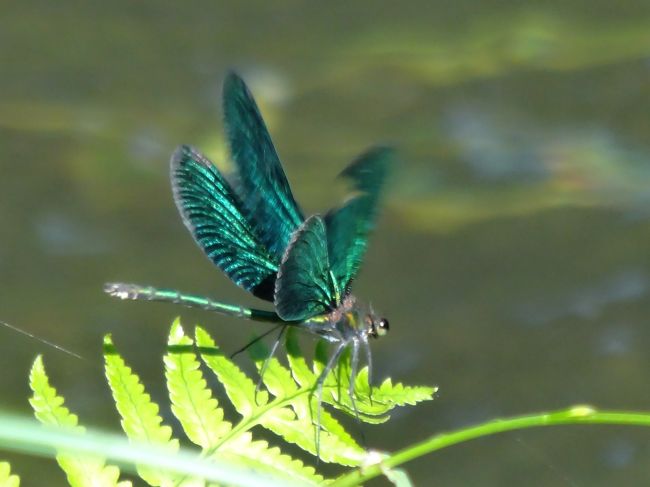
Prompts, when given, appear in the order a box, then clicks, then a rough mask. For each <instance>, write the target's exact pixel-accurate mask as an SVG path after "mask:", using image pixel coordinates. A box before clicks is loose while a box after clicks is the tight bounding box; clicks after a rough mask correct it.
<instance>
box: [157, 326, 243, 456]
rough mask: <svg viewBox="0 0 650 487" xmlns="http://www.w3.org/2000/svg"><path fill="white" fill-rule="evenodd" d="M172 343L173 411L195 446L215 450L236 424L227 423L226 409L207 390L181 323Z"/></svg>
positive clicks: (173, 331) (169, 375) (169, 384)
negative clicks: (224, 411)
mask: <svg viewBox="0 0 650 487" xmlns="http://www.w3.org/2000/svg"><path fill="white" fill-rule="evenodd" d="M168 344H169V351H168V353H167V355H165V358H164V362H165V376H166V377H167V388H168V390H169V397H170V399H171V402H172V412H173V413H174V416H176V418H177V419H178V420H179V421H180V423H181V425H182V426H183V430H184V431H185V434H186V435H187V437H188V438H189V439H190V440H191V441H192V442H193V443H195V444H197V445H199V446H200V447H201V448H203V449H204V450H207V449H209V448H214V447H215V445H217V444H218V442H219V440H220V439H221V438H222V437H223V436H224V435H225V434H226V433H228V432H229V431H230V430H231V429H232V425H231V424H230V423H229V422H227V421H224V419H223V410H222V409H221V408H220V407H219V404H218V402H217V400H216V399H214V397H212V393H211V391H210V389H208V388H207V384H206V382H205V379H204V378H203V374H202V373H201V371H200V370H199V367H200V363H199V361H198V360H197V358H196V354H195V353H194V348H193V341H192V339H191V338H189V337H187V336H185V334H184V332H183V328H182V327H181V324H180V321H178V320H176V321H175V322H174V324H173V325H172V329H171V332H170V334H169V342H168Z"/></svg>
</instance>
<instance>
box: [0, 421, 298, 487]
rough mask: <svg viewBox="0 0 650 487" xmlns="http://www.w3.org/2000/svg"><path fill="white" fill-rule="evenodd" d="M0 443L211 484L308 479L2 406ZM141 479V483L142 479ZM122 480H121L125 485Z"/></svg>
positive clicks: (270, 485)
mask: <svg viewBox="0 0 650 487" xmlns="http://www.w3.org/2000/svg"><path fill="white" fill-rule="evenodd" d="M0 449H2V450H5V451H14V452H19V453H26V454H29V455H38V456H42V457H46V458H53V457H54V455H55V453H56V450H57V449H60V450H65V451H69V452H72V453H75V454H78V455H92V456H104V457H106V458H108V459H110V460H111V462H114V463H117V464H119V465H120V466H121V467H122V470H124V471H129V472H131V473H135V472H136V467H135V465H146V466H147V467H149V468H150V469H152V470H165V471H169V472H174V473H175V474H177V475H178V476H185V477H194V478H199V479H205V481H206V482H210V485H216V484H219V485H229V486H230V485H232V486H241V487H259V486H260V485H263V486H264V487H287V486H300V485H305V484H304V483H301V482H296V481H288V480H287V478H286V475H284V476H282V477H280V476H277V475H276V476H271V475H268V474H262V473H259V472H256V471H254V470H253V469H251V468H241V467H237V466H235V465H233V464H231V463H229V462H227V461H224V460H220V459H213V458H211V459H210V460H207V459H205V458H201V457H200V456H198V455H197V454H196V452H190V451H188V450H183V449H181V450H179V451H176V452H171V451H169V449H168V448H164V447H160V446H156V445H151V444H143V443H131V442H129V441H127V440H126V439H125V438H124V435H123V434H121V435H117V434H108V433H104V432H100V431H97V430H94V431H93V430H88V431H86V433H85V434H80V433H78V432H75V431H70V430H69V429H62V428H43V427H42V425H41V424H38V423H37V422H36V421H34V420H29V419H25V418H20V417H16V416H12V415H8V414H4V413H2V412H0ZM141 484H142V482H140V483H139V484H138V485H141ZM121 485H122V484H121V483H120V486H121Z"/></svg>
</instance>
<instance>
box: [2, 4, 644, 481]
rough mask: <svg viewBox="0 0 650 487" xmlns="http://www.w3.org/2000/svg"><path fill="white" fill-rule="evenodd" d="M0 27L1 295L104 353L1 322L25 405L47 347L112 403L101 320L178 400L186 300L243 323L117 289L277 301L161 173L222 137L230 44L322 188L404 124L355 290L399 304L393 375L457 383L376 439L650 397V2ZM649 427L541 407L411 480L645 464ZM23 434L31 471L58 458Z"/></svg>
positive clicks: (148, 377)
mask: <svg viewBox="0 0 650 487" xmlns="http://www.w3.org/2000/svg"><path fill="white" fill-rule="evenodd" d="M0 46H2V47H1V48H0V66H1V71H0V73H1V75H0V167H1V168H2V169H3V170H2V178H0V228H2V229H3V232H2V239H0V275H1V276H2V277H3V279H2V282H3V284H2V287H1V288H0V289H1V291H0V319H3V320H6V321H8V322H10V323H12V324H14V325H16V326H20V327H22V328H23V329H25V330H28V331H29V332H31V333H33V334H35V335H36V336H38V337H40V338H42V339H45V340H51V341H54V342H56V343H57V344H60V345H61V346H63V347H66V348H68V349H71V350H74V351H75V352H77V353H80V354H81V355H83V356H84V357H86V358H87V360H84V361H81V360H78V359H75V358H73V357H70V356H68V355H65V354H63V353H61V352H57V351H56V350H54V349H52V348H50V347H46V346H44V345H42V344H40V343H39V342H37V341H35V340H30V339H27V338H25V337H23V336H21V335H18V334H16V333H15V332H12V331H10V330H4V329H0V337H1V342H0V343H2V352H1V353H0V369H1V370H3V371H4V373H3V374H1V375H0V387H1V388H2V390H3V395H2V400H1V402H0V405H1V406H2V407H4V408H8V409H11V410H13V411H20V412H24V413H27V412H28V411H29V408H28V405H27V401H26V399H27V397H28V395H29V391H28V388H27V372H28V369H29V366H30V364H31V361H32V360H33V358H34V356H35V355H36V354H39V353H42V354H44V359H45V363H46V366H48V369H49V370H50V373H51V376H52V380H53V382H54V383H55V384H56V385H57V386H58V388H59V390H60V391H61V392H62V393H63V394H64V395H65V396H66V397H67V398H68V402H69V406H70V407H71V408H72V409H73V410H75V411H76V412H78V413H79V414H80V416H81V418H82V420H83V421H84V422H85V423H87V424H89V425H96V426H102V427H105V428H111V429H117V428H118V420H117V418H116V415H115V413H113V411H112V406H111V402H110V400H109V393H108V391H107V389H106V386H105V381H104V379H103V376H102V368H101V359H100V357H99V353H100V344H101V337H102V336H103V335H104V334H105V333H108V332H111V333H113V337H114V340H115V342H116V344H117V346H118V347H119V348H120V349H121V350H123V352H124V354H125V356H126V357H127V359H128V360H129V361H130V363H131V364H132V365H133V366H134V368H135V369H136V370H137V371H138V372H140V373H141V375H142V378H143V380H144V381H145V383H146V384H147V386H148V387H149V388H150V389H151V390H152V392H153V393H154V396H155V399H157V400H159V401H160V402H164V401H163V400H164V391H163V385H162V383H161V370H162V369H161V359H160V357H161V354H162V353H163V351H164V345H165V338H166V333H167V331H168V327H169V325H170V324H171V321H172V320H173V318H174V317H175V316H177V315H179V314H180V315H181V316H182V318H183V321H184V322H185V323H186V324H187V325H190V324H192V323H196V322H200V323H202V324H203V325H205V326H206V327H208V328H209V329H210V330H211V331H212V333H213V335H214V336H215V337H217V338H218V339H219V340H220V341H221V343H222V344H223V346H224V347H226V348H227V349H228V348H229V349H231V350H234V349H236V348H237V347H239V346H241V345H242V344H243V343H244V342H245V341H246V340H247V339H248V338H249V337H250V335H251V333H253V331H254V329H255V328H254V325H250V327H248V326H247V325H245V324H242V323H241V322H239V321H237V320H230V319H226V318H222V317H219V316H215V315H210V314H206V313H201V312H195V311H188V310H185V309H179V308H174V307H173V306H166V305H159V304H148V303H123V302H118V301H114V300H111V299H109V298H108V297H106V296H104V295H103V294H102V292H101V287H102V284H103V283H104V282H105V281H113V280H124V281H133V282H140V283H144V284H156V285H161V286H175V287H178V288H179V289H182V290H185V291H192V292H197V293H205V294H209V295H211V296H214V297H218V298H222V299H223V300H225V301H231V302H242V303H247V304H259V303H255V300H254V298H251V297H249V296H247V295H246V293H245V292H243V291H241V290H239V289H237V288H236V287H235V286H234V285H232V284H231V283H229V282H228V280H227V279H226V278H225V277H224V276H223V275H221V273H220V272H219V271H218V270H217V269H215V268H213V267H212V265H211V264H210V263H209V262H208V261H207V260H206V259H205V258H204V257H203V256H202V255H201V253H200V251H199V250H198V249H197V248H196V247H195V246H194V244H193V242H192V240H191V238H190V237H189V235H188V234H187V232H186V230H185V229H184V227H183V226H182V224H181V222H180V219H179V218H178V215H177V212H176V209H175V207H174V205H173V202H172V199H171V193H170V189H169V182H168V174H167V170H168V158H169V155H170V154H171V152H172V151H173V149H174V147H175V146H176V145H178V144H180V143H190V144H193V145H196V146H197V147H200V148H201V149H202V150H203V151H204V152H206V153H207V154H208V155H210V156H211V157H213V158H214V159H216V160H219V159H220V158H221V157H222V154H223V146H222V138H221V131H222V127H221V120H220V117H221V109H220V101H219V92H220V84H221V80H222V79H223V75H224V73H225V72H226V71H227V70H228V69H230V68H236V69H237V70H238V71H239V72H240V73H241V74H242V75H243V76H244V77H245V78H246V80H247V81H248V82H249V84H250V85H251V88H252V89H253V91H254V93H255V94H256V97H257V99H258V102H259V103H260V105H261V108H262V111H263V113H264V115H265V118H266V119H267V121H268V123H269V126H270V129H271V133H272V135H273V137H274V140H275V142H276V147H277V149H278V151H279V153H280V155H281V157H282V159H283V161H284V164H285V168H286V172H287V175H288V177H289V179H290V181H291V183H292V186H293V188H294V194H295V195H296V197H297V199H298V200H299V201H300V202H301V204H302V205H303V207H304V208H305V209H306V211H307V212H311V211H322V210H324V209H326V208H328V207H330V206H331V205H333V204H335V203H336V202H337V201H338V200H339V198H340V197H341V195H342V194H343V193H342V190H340V188H333V186H332V185H331V184H330V181H332V180H333V179H334V176H335V175H336V174H337V173H338V171H339V170H340V169H342V168H343V167H344V166H345V165H346V164H347V163H348V162H349V161H350V160H351V159H352V158H353V157H354V156H355V155H357V154H358V153H359V152H361V151H362V150H363V149H364V148H366V147H367V146H369V145H372V144H374V143H385V142H389V143H394V144H395V145H396V146H397V147H398V148H399V150H400V156H401V161H400V164H399V167H397V169H396V171H395V174H394V179H393V183H392V187H391V188H390V190H389V194H388V198H387V201H386V204H385V207H384V209H383V213H382V217H381V221H380V225H379V227H378V229H377V232H376V233H375V235H374V236H373V239H372V242H371V244H370V249H369V253H368V255H367V258H366V261H365V264H364V266H363V268H362V272H361V275H360V277H359V279H358V280H357V282H356V284H355V292H356V294H358V295H360V296H361V297H363V298H366V299H369V300H371V301H372V303H373V305H374V306H375V307H376V308H378V309H379V310H381V311H382V312H383V313H384V314H385V315H386V316H387V317H389V318H390V321H391V334H390V335H389V336H388V337H387V338H386V339H384V340H382V341H378V342H376V343H375V344H374V345H375V346H374V361H375V364H376V378H377V379H380V378H382V377H384V376H387V375H390V376H392V377H393V378H394V379H396V380H401V381H404V382H407V383H422V384H437V385H438V386H439V387H440V394H439V397H438V398H437V400H436V401H434V402H433V403H431V404H427V405H423V406H419V407H416V408H405V409H403V410H402V411H400V412H399V413H398V414H396V415H395V417H394V419H393V420H392V421H391V422H390V423H388V424H387V425H383V426H377V427H364V428H363V431H364V433H365V436H366V440H367V443H368V445H369V446H371V447H373V448H377V449H388V450H392V449H397V448H400V447H403V446H405V445H407V444H409V443H411V442H412V441H415V440H418V439H422V438H424V437H425V436H427V435H429V434H432V433H435V432H437V431H444V430H449V429H452V428H458V427H461V426H464V425H469V424H472V423H475V422H478V421H481V420H484V419H488V418H492V417H497V416H503V415H508V414H518V413H524V412H529V411H533V410H544V409H551V408H556V407H561V406H567V405H570V404H574V403H589V404H593V405H595V406H601V407H608V408H626V409H640V410H650V388H648V383H649V382H650V353H649V352H648V349H649V347H648V345H650V299H649V298H650V117H649V116H648V114H649V113H650V3H648V2H641V1H639V2H636V3H635V2H625V3H623V4H617V5H616V6H614V5H613V4H612V3H611V2H584V1H575V0H572V1H570V2H559V1H558V2H544V4H543V5H542V4H540V5H537V6H532V5H529V6H526V5H522V4H520V3H519V2H481V4H478V5H477V4H475V3H473V2H455V3H453V4H451V3H450V2H411V3H410V4H408V5H404V4H402V3H399V4H398V3H397V2H357V3H354V4H352V5H350V4H348V3H344V2H340V3H328V4H326V5H325V4H317V3H303V2H297V1H283V2H275V3H271V2H247V3H243V2H242V3H236V2H232V3H231V4H225V3H222V4H215V3H214V2H194V3H192V4H191V5H190V6H184V5H181V4H179V3H176V2H169V1H159V2H139V3H133V2H125V1H122V2H110V3H107V2H69V1H68V2H55V3H52V2H40V3H39V2H22V3H18V2H16V3H14V4H13V5H9V4H4V5H2V6H0ZM241 360H242V363H244V362H245V359H243V358H242V359H241ZM165 414H166V415H167V418H168V419H170V420H171V418H170V416H169V413H168V412H165ZM648 444H649V443H648V432H647V431H645V430H638V429H630V428H598V427H574V428H557V429H553V430H547V431H527V432H525V433H521V434H516V435H504V436H502V437H496V438H489V439H484V440H481V441H477V442H474V443H472V444H468V445H464V446H460V447H456V448H454V449H451V450H449V451H446V452H442V453H439V454H436V455H432V456H430V457H427V458H426V459H423V460H419V461H416V462H413V463H412V464H410V465H408V466H407V469H408V471H409V472H410V473H411V475H412V477H413V479H414V481H415V482H416V484H417V485H463V486H464V485H494V486H501V485H535V486H537V485H539V486H542V485H554V486H555V485H567V486H576V485H589V486H593V485H603V486H605V485H615V484H619V485H645V484H646V483H647V478H648V469H647V464H648V461H647V459H648V454H649V450H648ZM0 456H2V455H0ZM8 458H11V459H12V460H14V463H15V466H16V470H17V471H18V473H20V474H22V475H23V476H24V477H25V479H26V482H25V484H26V485H31V484H34V485H38V480H40V481H41V482H42V481H43V479H45V478H47V479H48V482H50V485H56V483H58V484H63V475H62V474H60V473H58V472H57V471H56V469H55V468H54V467H51V466H50V464H49V463H44V462H40V461H39V462H36V461H33V460H31V459H28V460H26V459H24V458H22V459H21V458H16V457H8ZM34 466H38V470H36V469H35V468H34ZM52 479H55V481H53V480H52ZM30 480H31V481H30ZM52 482H54V484H53V483H52Z"/></svg>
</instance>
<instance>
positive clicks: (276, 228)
mask: <svg viewBox="0 0 650 487" xmlns="http://www.w3.org/2000/svg"><path fill="white" fill-rule="evenodd" d="M223 106H224V121H225V126H226V135H227V138H228V143H229V145H230V154H231V157H232V159H233V161H234V162H235V164H236V166H237V169H238V179H239V185H238V186H237V188H236V190H237V192H238V194H239V195H240V197H241V200H242V202H243V203H244V207H245V208H246V210H247V212H248V214H249V215H250V216H251V217H252V218H253V219H254V221H255V222H256V224H257V227H258V231H259V237H260V239H261V240H262V243H264V245H266V248H267V249H269V252H270V253H271V255H273V256H275V257H276V258H277V259H278V260H280V259H281V258H282V256H283V255H284V250H285V249H286V247H287V245H288V244H289V240H290V239H291V235H292V234H293V232H294V231H295V230H296V229H297V228H298V227H299V226H300V225H301V224H302V222H303V220H304V217H303V215H302V213H301V211H300V209H299V208H298V204H297V203H296V201H295V200H294V199H293V195H292V194H291V188H290V187H289V182H288V181H287V178H286V176H285V175H284V171H283V170H282V165H281V163H280V159H279V158H278V154H277V153H276V151H275V148H274V147H273V142H272V141H271V136H270V135H269V132H268V130H267V129H266V125H265V124H264V120H262V115H261V114H260V112H259V110H258V108H257V105H256V103H255V100H254V99H253V96H252V95H251V93H250V91H249V90H248V88H247V87H246V84H245V83H244V81H243V80H242V79H241V78H240V77H239V76H237V75H236V74H234V73H229V74H228V76H227V77H226V81H225V83H224V87H223Z"/></svg>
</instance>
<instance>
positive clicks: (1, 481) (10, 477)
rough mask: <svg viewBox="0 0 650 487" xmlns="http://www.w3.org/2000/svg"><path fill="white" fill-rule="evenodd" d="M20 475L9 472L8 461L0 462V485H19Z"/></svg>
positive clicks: (14, 486) (8, 486)
mask: <svg viewBox="0 0 650 487" xmlns="http://www.w3.org/2000/svg"><path fill="white" fill-rule="evenodd" d="M19 486H20V477H18V475H15V474H12V473H11V466H10V465H9V462H0V487H19Z"/></svg>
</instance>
